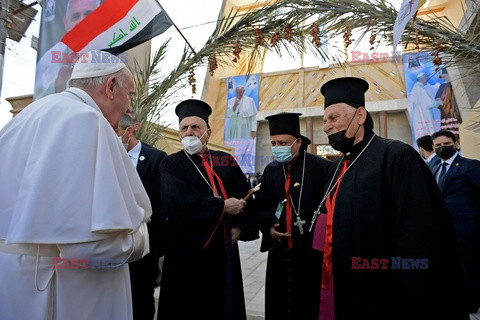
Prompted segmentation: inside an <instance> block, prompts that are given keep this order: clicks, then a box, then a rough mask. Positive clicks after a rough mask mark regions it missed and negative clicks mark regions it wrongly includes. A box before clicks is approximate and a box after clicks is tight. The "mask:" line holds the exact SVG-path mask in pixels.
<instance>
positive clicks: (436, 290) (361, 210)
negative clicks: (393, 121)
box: [317, 132, 468, 320]
mask: <svg viewBox="0 0 480 320" xmlns="http://www.w3.org/2000/svg"><path fill="white" fill-rule="evenodd" d="M372 137H373V132H369V133H367V134H366V136H365V138H364V139H363V141H361V142H360V143H359V144H357V145H355V146H354V149H353V151H352V152H351V153H350V154H349V155H348V156H347V157H346V158H347V159H350V161H351V162H350V168H349V169H348V170H347V171H346V173H345V175H344V177H343V179H342V181H341V184H340V186H339V189H338V193H337V199H336V204H335V208H334V215H333V242H332V265H333V279H334V299H335V303H334V306H335V319H336V320H347V319H348V320H350V319H369V320H372V319H374V320H375V319H399V320H400V319H468V314H467V313H466V312H465V311H464V310H465V302H466V301H467V299H466V297H465V293H466V289H465V284H466V283H465V277H464V274H463V272H462V270H461V267H460V260H459V255H458V250H457V247H456V242H455V236H454V230H453V227H452V223H451V221H450V217H449V214H448V210H447V207H446V205H445V202H444V200H443V199H442V196H441V194H440V190H439V188H438V186H437V184H436V182H435V180H434V178H433V176H432V174H431V173H430V171H429V169H428V167H427V166H426V165H425V163H424V161H423V160H422V159H421V158H420V156H419V155H418V153H417V152H416V151H415V150H414V149H413V148H411V147H410V146H408V145H406V144H404V143H402V142H400V141H395V140H389V139H383V138H380V137H378V136H375V137H373V140H371V138H372ZM370 140H371V143H370V145H369V146H368V147H367V148H366V149H365V151H364V152H363V153H361V152H362V150H363V148H364V147H365V146H366V145H367V144H368V142H369V141H370ZM359 153H361V154H360V155H359ZM357 156H358V158H357V159H356V157H357ZM355 159H356V160H355ZM338 161H340V160H338ZM338 161H337V162H336V163H334V164H333V165H332V167H331V169H330V175H333V171H334V170H335V168H336V167H337V164H338ZM329 178H330V177H329ZM318 221H319V219H317V222H318ZM318 253H319V255H320V256H321V253H320V252H318ZM380 259H387V260H383V261H386V262H382V260H380ZM320 261H321V260H320ZM383 266H386V268H383ZM317 269H318V270H319V271H321V270H322V268H321V264H319V266H318V268H317ZM319 289H320V288H319Z"/></svg>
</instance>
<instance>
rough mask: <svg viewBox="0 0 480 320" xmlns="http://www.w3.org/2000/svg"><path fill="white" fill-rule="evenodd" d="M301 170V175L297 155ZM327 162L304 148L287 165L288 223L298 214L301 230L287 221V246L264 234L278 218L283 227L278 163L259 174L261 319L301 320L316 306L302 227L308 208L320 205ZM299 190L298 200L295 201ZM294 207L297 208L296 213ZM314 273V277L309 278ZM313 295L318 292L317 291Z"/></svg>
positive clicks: (305, 228) (307, 218)
mask: <svg viewBox="0 0 480 320" xmlns="http://www.w3.org/2000/svg"><path fill="white" fill-rule="evenodd" d="M304 156H305V172H304V178H303V180H304V181H303V188H302V175H303V160H304ZM330 165H331V162H330V161H328V160H325V159H323V158H320V157H318V156H316V155H313V154H310V153H303V152H302V154H301V155H300V157H299V158H298V159H297V161H296V162H295V163H294V164H293V165H292V166H291V169H290V172H291V181H290V193H291V196H292V200H293V207H294V210H292V211H293V212H292V224H293V223H294V222H296V218H295V216H296V214H295V211H296V212H297V213H299V216H300V218H301V220H304V221H305V224H304V225H303V231H304V233H303V234H301V233H300V229H299V228H298V227H296V226H295V225H293V226H292V248H291V249H290V250H287V241H286V240H282V241H281V242H274V241H273V239H272V238H271V237H270V228H271V226H272V225H274V224H276V223H280V225H281V226H280V228H277V230H279V231H282V232H285V231H286V225H285V215H286V213H285V209H283V212H282V215H281V216H280V219H277V218H276V217H275V211H276V208H277V205H278V203H279V202H281V201H282V200H284V199H285V189H284V185H285V175H284V167H285V168H286V167H287V166H286V165H284V164H281V163H278V162H272V163H270V164H269V165H268V166H267V167H266V168H265V170H264V172H263V176H262V179H261V182H262V187H261V189H260V191H258V192H257V193H256V202H257V206H258V213H257V216H258V221H259V222H260V226H261V231H262V245H261V251H267V250H268V251H269V253H268V261H267V275H266V288H265V290H266V293H265V319H267V320H268V319H271V320H281V319H305V318H306V317H307V314H312V313H315V312H316V311H317V310H318V299H315V298H314V297H312V290H311V289H312V287H310V286H309V285H310V284H312V283H314V282H316V283H318V277H319V274H318V272H315V273H312V272H311V270H309V268H308V267H307V260H308V259H307V253H308V251H309V250H310V241H309V233H308V230H309V228H310V222H311V220H312V216H313V213H314V211H315V210H316V209H317V207H318V205H319V204H320V201H321V199H320V197H321V196H322V191H323V189H324V184H325V181H326V175H327V172H328V169H329V167H330ZM300 191H302V193H301V203H299V199H300ZM299 210H300V212H299ZM314 278H316V279H317V280H315V281H314ZM317 297H318V294H317Z"/></svg>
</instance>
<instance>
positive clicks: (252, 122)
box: [225, 86, 257, 140]
mask: <svg viewBox="0 0 480 320" xmlns="http://www.w3.org/2000/svg"><path fill="white" fill-rule="evenodd" d="M235 93H236V96H235V97H233V98H231V99H228V101H227V118H228V119H230V124H229V126H228V128H227V131H226V133H225V140H237V139H239V140H248V139H253V138H255V136H256V132H257V109H256V108H255V101H254V100H253V99H252V98H250V97H248V96H246V95H245V88H244V87H243V86H237V87H236V89H235Z"/></svg>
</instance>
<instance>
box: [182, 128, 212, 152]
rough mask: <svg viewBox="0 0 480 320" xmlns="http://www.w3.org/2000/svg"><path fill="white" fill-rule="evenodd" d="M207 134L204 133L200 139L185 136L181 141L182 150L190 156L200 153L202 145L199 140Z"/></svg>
mask: <svg viewBox="0 0 480 320" xmlns="http://www.w3.org/2000/svg"><path fill="white" fill-rule="evenodd" d="M205 133H207V131H205V132H204V133H203V134H202V136H201V137H200V138H198V137H195V136H187V137H184V138H183V139H182V145H183V149H184V150H185V151H186V152H187V153H188V154H190V155H193V154H196V153H198V152H200V151H202V149H203V146H204V144H203V143H202V140H200V139H201V138H203V136H204V135H205Z"/></svg>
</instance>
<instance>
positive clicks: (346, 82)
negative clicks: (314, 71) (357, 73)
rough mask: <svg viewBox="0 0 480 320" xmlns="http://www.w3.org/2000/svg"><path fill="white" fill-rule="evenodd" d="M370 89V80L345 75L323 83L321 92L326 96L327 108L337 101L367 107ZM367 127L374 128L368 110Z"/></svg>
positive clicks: (325, 103)
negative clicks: (366, 97)
mask: <svg viewBox="0 0 480 320" xmlns="http://www.w3.org/2000/svg"><path fill="white" fill-rule="evenodd" d="M367 90H368V82H367V81H365V80H363V79H360V78H355V77H343V78H336V79H332V80H330V81H328V82H326V83H324V84H323V86H322V87H321V88H320V92H321V93H322V94H323V96H324V97H325V102H324V106H325V109H326V108H328V107H329V106H330V105H332V104H335V103H341V102H343V103H346V104H348V105H349V106H352V107H354V108H357V109H358V108H360V107H364V108H365V92H367ZM365 128H366V129H367V130H372V129H373V119H372V116H371V115H370V112H368V111H367V119H366V120H365Z"/></svg>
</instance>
